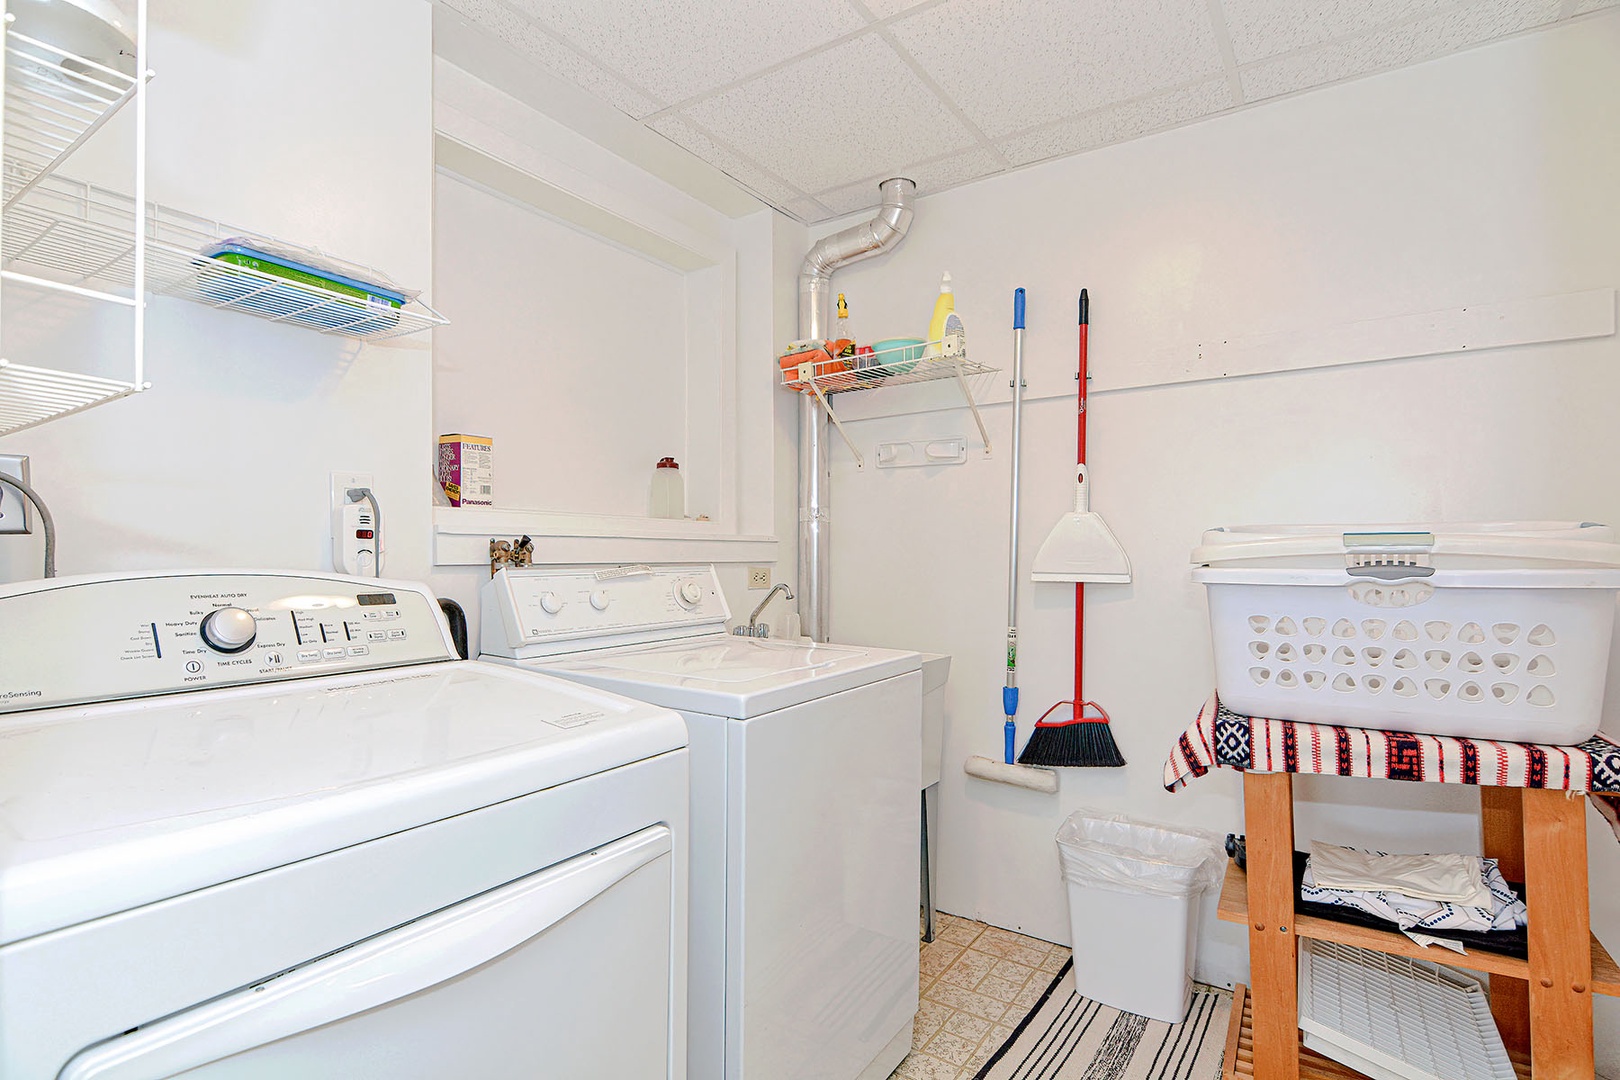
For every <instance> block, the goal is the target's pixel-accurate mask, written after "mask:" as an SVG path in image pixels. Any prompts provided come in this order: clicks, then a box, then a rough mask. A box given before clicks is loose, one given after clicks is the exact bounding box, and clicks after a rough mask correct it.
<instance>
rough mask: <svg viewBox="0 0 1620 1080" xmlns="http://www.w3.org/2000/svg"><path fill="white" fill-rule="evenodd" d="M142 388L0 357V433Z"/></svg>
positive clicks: (20, 428) (9, 431)
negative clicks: (17, 362)
mask: <svg viewBox="0 0 1620 1080" xmlns="http://www.w3.org/2000/svg"><path fill="white" fill-rule="evenodd" d="M143 389H145V387H144V386H137V385H136V384H134V383H128V382H120V381H119V380H117V379H102V378H97V377H96V376H94V375H76V374H74V373H72V372H67V371H50V370H48V369H46V368H36V367H27V366H25V365H23V364H13V363H11V362H9V361H6V360H0V435H9V434H11V433H12V432H14V431H21V430H23V429H24V428H31V427H34V426H35V425H36V424H43V423H44V422H45V421H47V420H55V419H56V418H58V417H61V416H67V415H69V414H71V413H76V412H81V411H83V410H85V409H88V408H90V407H91V406H92V405H100V404H103V403H104V402H108V401H115V400H117V399H118V398H121V397H128V396H129V395H130V394H133V393H136V392H138V391H140V390H143Z"/></svg>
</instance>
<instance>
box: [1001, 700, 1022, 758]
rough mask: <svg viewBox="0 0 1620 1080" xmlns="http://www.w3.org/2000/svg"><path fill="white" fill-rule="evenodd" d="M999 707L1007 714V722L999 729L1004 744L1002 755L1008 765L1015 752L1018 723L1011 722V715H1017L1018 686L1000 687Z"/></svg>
mask: <svg viewBox="0 0 1620 1080" xmlns="http://www.w3.org/2000/svg"><path fill="white" fill-rule="evenodd" d="M1001 708H1002V711H1004V712H1005V713H1006V714H1007V723H1006V724H1005V725H1003V726H1002V729H1001V735H1002V742H1003V743H1004V744H1005V745H1004V746H1003V748H1002V757H1003V759H1004V760H1005V761H1006V762H1007V764H1008V765H1011V764H1013V758H1014V757H1015V756H1016V754H1017V746H1016V743H1017V741H1018V725H1017V724H1015V723H1014V722H1013V717H1015V716H1017V715H1018V687H1016V686H1004V687H1002V689H1001Z"/></svg>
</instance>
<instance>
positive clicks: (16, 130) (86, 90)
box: [0, 0, 151, 435]
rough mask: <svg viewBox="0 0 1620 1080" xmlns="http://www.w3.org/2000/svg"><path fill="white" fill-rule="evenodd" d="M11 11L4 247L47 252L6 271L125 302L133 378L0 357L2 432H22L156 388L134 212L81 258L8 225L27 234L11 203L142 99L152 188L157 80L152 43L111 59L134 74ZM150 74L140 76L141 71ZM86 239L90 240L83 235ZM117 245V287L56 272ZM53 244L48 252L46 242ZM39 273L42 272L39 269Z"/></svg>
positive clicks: (0, 274) (141, 36)
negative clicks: (150, 376)
mask: <svg viewBox="0 0 1620 1080" xmlns="http://www.w3.org/2000/svg"><path fill="white" fill-rule="evenodd" d="M146 8H147V0H137V3H136V16H135V24H136V25H135V30H136V41H138V42H144V41H145V39H146ZM11 23H12V20H11V17H10V16H9V15H8V16H7V18H6V28H5V44H4V51H3V53H0V56H3V58H4V64H5V77H4V80H3V85H4V94H5V99H4V100H5V109H4V114H3V122H0V127H3V135H0V146H3V149H4V157H3V162H0V206H3V209H4V215H3V219H0V250H3V251H4V252H6V253H9V252H12V251H14V250H16V249H17V247H18V243H19V241H20V242H22V243H34V244H36V245H38V246H39V247H40V250H41V255H40V257H39V259H38V260H37V261H36V262H34V263H30V264H27V265H22V264H19V265H16V266H13V265H11V260H9V259H3V258H0V262H3V263H4V265H0V278H3V279H5V280H6V281H7V282H16V283H20V284H24V285H28V286H30V287H34V288H42V289H50V290H55V291H58V292H65V293H68V294H71V295H74V296H78V297H82V298H88V299H91V300H98V301H109V302H112V303H115V304H121V305H123V306H125V307H128V308H130V309H131V310H132V313H133V316H134V318H133V322H132V333H131V344H130V362H131V363H130V367H131V375H130V378H129V379H127V380H125V379H109V378H104V377H102V376H98V375H88V374H84V373H80V372H73V371H60V370H52V369H49V368H44V367H32V366H29V365H27V364H18V363H13V362H11V361H10V360H8V359H4V358H0V435H5V434H9V433H11V432H13V431H21V430H23V429H25V428H31V427H34V426H36V425H38V424H42V423H44V422H46V421H47V420H54V419H56V418H57V417H61V416H68V415H70V414H72V413H76V412H82V411H83V410H85V409H88V408H90V407H92V406H95V405H101V404H103V403H105V402H108V401H116V400H117V399H119V398H123V397H128V396H129V395H131V394H135V393H138V392H140V391H142V390H145V389H146V388H147V387H148V385H149V384H148V383H147V382H146V381H145V379H144V375H143V372H144V364H145V326H146V316H145V310H144V308H143V306H142V305H141V304H140V303H138V302H137V300H136V297H137V295H138V294H140V293H141V292H142V291H144V287H145V281H146V251H145V249H146V241H145V236H144V235H143V234H142V233H141V231H140V230H139V229H138V228H137V227H136V222H135V220H134V218H133V217H131V218H128V219H127V220H126V221H125V222H124V224H123V226H122V228H123V235H122V236H121V237H119V238H118V239H117V241H116V243H115V242H114V241H113V240H112V239H110V238H109V237H107V236H103V237H102V238H101V241H102V244H101V247H100V248H99V249H94V250H87V251H82V252H79V253H77V254H76V255H73V256H72V258H71V260H70V254H69V252H68V251H67V249H66V248H65V246H63V245H65V244H66V243H67V241H68V239H69V238H66V237H61V238H48V237H45V236H42V235H39V234H38V233H37V230H36V234H35V235H34V236H33V237H32V238H31V239H30V238H29V237H28V236H26V235H24V236H21V237H19V238H14V237H13V236H12V235H11V234H10V233H9V232H8V231H7V230H9V229H10V228H11V225H12V223H13V221H14V220H15V221H16V222H17V224H18V225H19V226H20V227H23V231H24V233H26V232H27V228H26V226H27V224H28V219H27V216H26V213H19V215H18V216H16V217H15V218H14V215H13V210H14V209H16V208H18V207H22V206H24V205H25V203H26V201H27V200H28V198H29V197H30V196H32V195H33V194H34V193H36V192H37V191H38V190H39V189H40V187H41V186H42V185H45V184H48V183H51V182H52V181H53V176H52V174H53V173H54V172H55V170H56V169H57V168H58V167H59V166H60V165H61V164H62V162H63V161H65V160H66V159H67V158H68V157H69V156H71V155H72V154H73V153H74V151H76V150H78V149H79V147H81V146H83V145H84V143H85V142H86V141H87V140H88V139H89V138H90V137H91V136H93V135H94V134H95V133H96V132H97V131H99V130H100V129H101V128H102V127H103V126H104V125H105V124H106V123H107V121H108V120H110V119H111V118H112V117H113V116H114V115H115V114H117V113H118V111H119V110H120V109H122V108H123V107H124V106H126V105H128V104H129V103H130V102H132V101H133V102H134V103H135V125H134V126H135V133H134V143H133V149H132V153H131V158H130V163H131V165H132V166H133V169H132V172H133V176H134V184H135V194H136V197H137V198H144V197H145V193H146V84H147V81H148V80H149V79H150V78H151V73H150V72H147V71H146V69H145V64H144V59H145V57H144V52H145V50H144V46H137V47H136V49H135V55H134V56H129V54H128V52H124V53H122V54H120V58H119V59H116V60H111V61H110V62H111V63H117V64H123V63H124V60H125V59H128V60H129V61H131V63H130V64H129V67H130V70H129V72H127V73H126V72H124V71H119V70H116V69H114V68H112V67H109V66H107V65H106V64H102V63H98V62H96V61H93V60H88V59H86V58H84V57H83V56H79V55H76V54H75V53H73V52H70V51H68V50H66V49H62V48H59V47H57V46H55V45H52V44H50V43H49V42H46V41H41V40H40V39H38V38H35V37H31V36H29V35H28V34H24V33H20V32H18V31H17V30H15V29H13V28H12V25H11ZM137 72H139V73H143V76H144V77H137V75H136V73H137ZM81 239H82V238H81ZM110 246H117V247H118V248H119V249H120V251H121V252H122V253H123V255H122V258H123V266H122V268H121V274H122V277H123V279H124V286H125V287H124V288H123V289H121V290H118V291H109V290H107V289H105V288H100V287H98V286H97V285H95V284H89V285H87V284H85V282H86V281H90V280H92V279H93V278H94V277H95V276H94V275H84V274H79V275H69V274H64V273H63V272H62V271H60V270H58V269H53V268H52V267H51V265H50V264H51V263H58V264H61V263H66V262H69V261H75V262H77V263H78V264H81V265H87V264H90V263H92V262H96V261H98V260H103V259H105V258H107V257H108V255H107V251H106V249H107V248H108V247H110ZM51 248H55V250H54V251H51V252H50V253H49V254H46V253H45V252H46V249H51ZM36 270H37V271H40V272H39V273H35V272H33V271H36Z"/></svg>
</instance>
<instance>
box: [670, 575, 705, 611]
mask: <svg viewBox="0 0 1620 1080" xmlns="http://www.w3.org/2000/svg"><path fill="white" fill-rule="evenodd" d="M675 598H676V599H677V600H679V601H680V602H681V603H682V604H683V605H685V606H686V607H692V606H694V605H695V604H696V603H697V602H698V601H699V600H702V599H703V586H701V585H699V584H698V583H697V582H695V581H683V582H681V584H680V586H679V588H677V589H676V590H675Z"/></svg>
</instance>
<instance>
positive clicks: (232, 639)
mask: <svg viewBox="0 0 1620 1080" xmlns="http://www.w3.org/2000/svg"><path fill="white" fill-rule="evenodd" d="M198 630H199V632H200V633H201V634H202V639H203V644H205V645H207V646H208V647H209V648H210V649H213V650H214V651H215V652H222V653H239V652H241V651H242V650H243V649H246V648H247V647H248V646H249V645H252V644H253V639H254V638H255V637H257V636H258V633H259V624H258V623H257V622H255V621H254V619H253V616H252V615H251V614H249V613H248V612H246V611H243V610H242V609H241V608H239V607H224V608H219V609H218V610H216V611H210V612H209V613H208V614H207V615H205V616H204V617H203V621H202V626H201V627H199V628H198Z"/></svg>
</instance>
